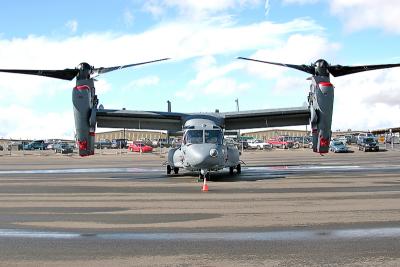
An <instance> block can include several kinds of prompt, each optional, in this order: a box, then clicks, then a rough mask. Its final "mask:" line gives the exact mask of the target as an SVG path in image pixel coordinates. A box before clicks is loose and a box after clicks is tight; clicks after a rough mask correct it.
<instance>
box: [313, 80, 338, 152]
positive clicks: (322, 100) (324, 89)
mask: <svg viewBox="0 0 400 267" xmlns="http://www.w3.org/2000/svg"><path fill="white" fill-rule="evenodd" d="M313 86H314V88H315V90H314V92H313V97H312V99H311V103H310V109H311V128H312V136H313V151H314V152H317V153H328V151H329V143H330V140H331V135H332V131H331V127H332V114H333V100H334V87H333V85H332V84H331V83H330V81H329V78H327V77H320V76H317V77H315V80H314V81H313Z"/></svg>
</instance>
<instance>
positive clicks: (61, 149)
mask: <svg viewBox="0 0 400 267" xmlns="http://www.w3.org/2000/svg"><path fill="white" fill-rule="evenodd" d="M54 151H55V152H56V153H61V154H70V153H72V152H74V150H73V148H72V147H71V146H70V145H69V144H66V143H60V144H57V146H56V148H55V149H54Z"/></svg>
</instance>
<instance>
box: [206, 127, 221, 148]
mask: <svg viewBox="0 0 400 267" xmlns="http://www.w3.org/2000/svg"><path fill="white" fill-rule="evenodd" d="M204 137H205V142H206V143H208V144H218V145H220V144H222V139H223V137H222V132H221V130H205V132H204Z"/></svg>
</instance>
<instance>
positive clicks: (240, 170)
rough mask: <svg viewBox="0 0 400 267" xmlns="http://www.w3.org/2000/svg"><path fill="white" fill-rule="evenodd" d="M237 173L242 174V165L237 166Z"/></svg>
mask: <svg viewBox="0 0 400 267" xmlns="http://www.w3.org/2000/svg"><path fill="white" fill-rule="evenodd" d="M236 172H237V174H241V173H242V165H240V164H238V165H237V166H236Z"/></svg>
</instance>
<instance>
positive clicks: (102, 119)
mask: <svg viewBox="0 0 400 267" xmlns="http://www.w3.org/2000/svg"><path fill="white" fill-rule="evenodd" d="M183 117H184V114H181V113H174V112H158V111H131V110H111V109H103V110H98V111H97V113H96V120H97V126H98V127H106V128H128V129H146V130H168V131H180V130H182V120H183Z"/></svg>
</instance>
